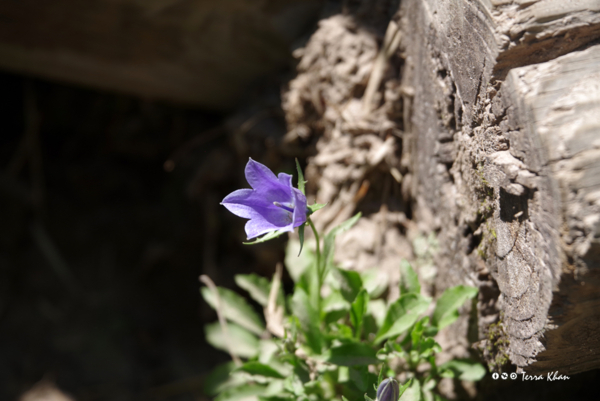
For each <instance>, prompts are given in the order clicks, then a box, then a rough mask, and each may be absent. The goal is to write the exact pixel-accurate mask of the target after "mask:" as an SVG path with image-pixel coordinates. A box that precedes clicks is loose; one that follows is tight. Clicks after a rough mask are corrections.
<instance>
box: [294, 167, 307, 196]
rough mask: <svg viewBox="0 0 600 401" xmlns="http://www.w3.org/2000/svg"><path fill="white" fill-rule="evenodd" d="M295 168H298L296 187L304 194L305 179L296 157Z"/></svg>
mask: <svg viewBox="0 0 600 401" xmlns="http://www.w3.org/2000/svg"><path fill="white" fill-rule="evenodd" d="M296 170H298V189H299V190H300V192H302V194H303V195H306V193H305V192H304V186H305V185H306V181H304V174H302V168H301V167H300V162H298V159H296Z"/></svg>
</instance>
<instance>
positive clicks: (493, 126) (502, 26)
mask: <svg viewBox="0 0 600 401" xmlns="http://www.w3.org/2000/svg"><path fill="white" fill-rule="evenodd" d="M401 14H402V18H403V21H402V29H403V31H404V32H403V35H404V40H403V47H404V51H405V55H406V61H407V62H406V67H405V70H404V74H403V84H404V85H405V86H406V87H412V88H413V89H414V93H415V95H414V97H413V98H412V100H411V102H410V103H411V104H410V105H409V107H410V110H411V124H410V126H411V127H412V132H410V133H409V134H410V135H409V138H412V144H411V152H412V155H413V160H412V166H413V171H414V174H415V177H416V180H414V183H415V184H414V186H413V193H414V194H415V196H416V199H417V204H416V205H415V208H416V209H415V214H416V215H417V217H420V218H421V219H424V220H427V219H429V221H430V227H431V229H432V230H436V231H438V232H439V241H440V245H441V251H440V253H439V255H438V260H437V262H438V267H439V272H440V274H439V275H438V286H439V288H440V289H443V288H445V287H446V286H449V285H453V284H455V283H459V282H464V281H467V282H471V283H475V284H478V285H479V286H480V288H481V297H480V305H479V312H480V314H479V321H480V333H479V335H480V337H481V338H485V337H486V336H487V337H490V336H497V335H498V334H497V333H495V334H490V330H489V329H488V327H489V324H490V323H494V322H496V321H497V320H498V319H500V322H501V326H502V327H503V330H501V333H502V335H503V336H505V337H506V338H505V339H506V343H505V346H503V347H501V349H495V350H493V352H492V353H491V354H490V353H489V352H488V353H487V357H488V358H489V360H490V364H491V365H494V364H495V363H500V362H499V361H502V359H503V357H504V356H506V357H507V358H509V359H510V361H511V362H512V363H513V364H514V365H516V366H517V367H519V368H525V369H526V370H527V371H531V372H534V371H535V372H537V371H549V370H557V369H558V370H560V371H561V372H562V373H565V374H569V373H576V372H580V371H584V370H587V369H591V368H595V367H599V366H600V343H599V337H598V336H597V335H596V334H595V333H597V332H598V329H600V316H599V314H598V313H597V312H596V311H595V309H597V306H598V303H599V302H600V282H599V280H598V276H597V271H598V268H599V264H600V260H599V258H598V256H597V255H598V254H599V253H600V252H599V251H598V242H597V237H598V234H597V231H598V229H597V228H596V227H597V225H598V223H597V221H598V219H600V209H598V208H599V207H600V206H599V203H598V202H600V196H599V195H598V192H597V191H599V190H600V188H599V182H597V180H596V178H595V177H597V175H596V172H597V171H600V164H599V163H598V160H599V159H600V158H599V157H597V156H598V155H597V149H596V146H597V145H595V144H594V141H595V138H596V137H598V135H600V134H598V131H599V129H600V128H599V126H598V117H597V116H598V115H600V104H599V103H598V100H597V99H598V96H600V95H598V94H597V93H598V82H599V78H598V76H597V71H598V70H599V68H598V61H597V57H598V56H597V54H598V51H599V50H598V49H597V47H590V46H591V45H592V44H593V43H594V42H595V41H597V40H598V39H599V38H600V2H598V1H594V0H591V1H589V0H588V1H580V2H564V1H555V0H545V1H544V0H539V1H535V0H513V1H509V0H479V1H466V0H423V1H419V0H405V1H403V2H402V4H401ZM586 47H589V49H587V50H583V51H582V49H585V48H586ZM576 50H578V51H576ZM560 56H562V57H560ZM577 88H579V89H577ZM581 88H586V89H587V92H585V91H583V92H585V93H582V89H581ZM405 106H406V105H405ZM548 152H550V153H548ZM569 152H570V153H569ZM551 155H554V156H551ZM557 155H560V156H557ZM428 216H433V218H429V217H428ZM582 319H583V320H582ZM583 323H585V324H583ZM573 339H577V344H572V343H570V342H571V341H572V340H573ZM488 340H489V341H488V344H487V345H486V344H484V348H485V349H487V350H491V349H492V348H493V347H491V346H490V347H489V348H486V346H489V345H490V344H489V343H491V342H492V341H491V338H488ZM484 343H485V341H484ZM544 351H545V352H544ZM498 353H501V354H503V355H498Z"/></svg>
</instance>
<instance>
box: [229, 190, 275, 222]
mask: <svg viewBox="0 0 600 401" xmlns="http://www.w3.org/2000/svg"><path fill="white" fill-rule="evenodd" d="M253 195H254V190H252V189H238V190H237V191H233V192H232V193H230V194H229V195H227V196H226V197H225V198H224V199H223V201H222V202H221V205H223V206H225V207H226V208H227V210H229V211H230V212H231V213H233V214H235V215H236V216H239V217H242V218H244V219H251V218H253V217H254V216H256V214H257V213H258V212H257V211H256V210H255V206H256V202H255V197H254V196H253ZM258 200H260V199H258ZM264 206H266V202H265V205H264Z"/></svg>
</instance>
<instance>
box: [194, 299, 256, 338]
mask: <svg viewBox="0 0 600 401" xmlns="http://www.w3.org/2000/svg"><path fill="white" fill-rule="evenodd" d="M218 291H219V298H220V301H221V305H220V307H221V313H222V314H223V316H224V317H225V318H226V319H227V320H230V321H232V322H234V323H237V324H239V325H240V326H242V327H244V328H246V329H248V330H250V331H251V332H253V333H256V334H258V335H260V334H262V333H263V332H264V331H265V326H264V324H263V322H262V320H261V318H260V317H259V315H258V314H257V313H256V312H255V311H254V309H253V308H252V306H250V304H248V302H247V301H246V300H245V299H244V298H243V297H242V296H240V295H238V294H236V293H235V292H233V291H231V290H228V289H227V288H221V287H218ZM200 292H201V293H202V297H203V298H204V300H205V301H206V303H208V304H209V305H210V306H211V307H212V308H213V309H215V310H216V309H217V301H216V299H215V295H214V293H213V292H212V291H211V290H210V289H209V288H208V287H202V288H201V289H200Z"/></svg>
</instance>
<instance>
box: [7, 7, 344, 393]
mask: <svg viewBox="0 0 600 401" xmlns="http://www.w3.org/2000/svg"><path fill="white" fill-rule="evenodd" d="M341 7H343V4H342V2H339V3H338V2H324V1H321V0H314V1H301V0H225V1H212V0H90V1H85V2H81V1H76V0H55V1H52V2H50V1H42V2H40V1H33V0H23V1H18V2H17V1H7V2H2V3H1V4H0V88H1V90H0V116H1V117H0V121H1V122H2V123H1V125H0V399H1V400H17V399H20V400H24V401H31V400H39V399H47V400H53V401H60V400H69V399H76V400H80V401H86V400H163V399H164V400H201V399H204V398H203V395H202V386H203V381H204V378H205V376H206V374H207V373H208V372H209V371H210V369H212V368H213V367H214V366H215V365H216V364H217V363H219V362H222V361H226V360H227V359H228V357H227V356H226V354H224V353H222V352H219V351H216V350H214V349H213V348H211V347H210V346H208V345H207V344H206V343H205V341H204V333H203V325H204V324H205V323H207V322H212V321H214V320H215V319H216V317H215V315H214V313H213V312H212V310H210V308H209V307H208V306H206V305H205V304H204V303H203V302H202V301H201V298H200V296H199V292H198V289H199V286H200V284H199V282H198V276H199V275H200V274H208V275H210V276H211V277H212V279H213V280H214V281H215V282H216V283H217V284H218V285H222V286H226V287H229V288H232V287H233V275H234V274H235V273H249V272H257V273H258V274H262V275H271V274H272V273H273V271H274V266H275V264H276V262H277V261H279V260H281V259H282V258H283V244H284V240H279V241H272V242H269V243H266V244H263V245H260V246H256V247H245V246H243V245H242V244H241V242H242V241H243V240H244V239H245V234H244V229H243V226H244V220H243V219H239V218H236V217H235V216H233V215H231V214H230V213H227V212H226V210H225V209H224V208H223V207H221V206H220V205H219V202H220V200H221V199H222V198H223V197H224V196H225V195H227V194H228V193H229V192H231V191H233V190H235V189H238V188H241V187H246V186H247V184H246V182H245V179H244V176H243V167H244V165H245V163H246V162H247V160H248V157H252V158H254V159H256V160H258V161H261V162H262V163H265V164H267V165H269V166H270V167H271V168H272V169H273V170H275V171H288V172H292V171H293V164H292V163H293V157H299V158H301V159H303V158H305V157H306V156H307V155H308V154H309V153H310V152H311V146H312V144H311V143H308V142H304V143H303V142H302V139H301V138H299V139H298V140H297V141H296V142H295V143H284V142H285V141H283V140H282V139H283V137H284V135H285V133H286V126H285V119H284V115H283V112H282V110H281V106H280V103H281V101H280V91H281V88H282V85H284V84H285V82H286V81H287V80H288V79H289V77H290V76H292V75H291V74H293V71H294V67H295V66H294V60H293V58H292V56H291V54H292V51H293V49H294V48H296V47H298V46H301V45H302V43H303V42H304V41H306V40H307V39H308V37H309V36H310V33H311V32H312V31H313V30H314V29H315V26H316V23H317V21H318V19H319V17H320V16H322V15H325V14H327V13H331V12H335V11H336V10H338V11H339V10H340V9H341ZM44 397H46V398H44Z"/></svg>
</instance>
